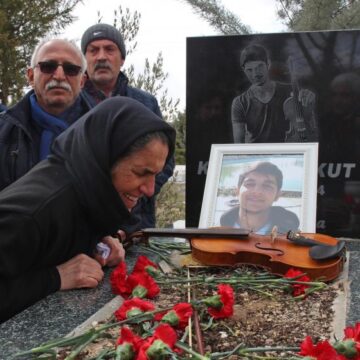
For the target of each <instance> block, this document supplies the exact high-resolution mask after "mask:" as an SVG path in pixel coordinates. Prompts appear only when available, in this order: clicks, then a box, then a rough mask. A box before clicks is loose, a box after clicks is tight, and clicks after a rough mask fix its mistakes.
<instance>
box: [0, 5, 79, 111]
mask: <svg viewBox="0 0 360 360" xmlns="http://www.w3.org/2000/svg"><path fill="white" fill-rule="evenodd" d="M80 1H81V0H32V1H28V0H1V6H0V59H1V62H0V99H1V102H2V103H3V104H7V103H8V101H9V98H10V99H11V101H12V102H14V101H16V100H17V99H18V98H19V97H20V96H21V95H22V92H23V88H24V86H25V85H26V79H25V76H24V74H25V69H26V66H27V65H28V64H29V63H30V57H31V54H32V52H33V49H34V47H35V45H36V44H37V43H38V41H39V39H41V38H43V37H44V34H48V33H53V34H57V33H59V32H60V31H61V30H62V29H64V28H65V26H67V25H68V24H70V23H71V22H72V21H73V20H74V16H72V15H71V12H72V10H73V9H74V8H75V6H76V5H77V4H78V3H79V2H80Z"/></svg>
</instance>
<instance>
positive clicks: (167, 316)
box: [155, 303, 193, 329]
mask: <svg viewBox="0 0 360 360" xmlns="http://www.w3.org/2000/svg"><path fill="white" fill-rule="evenodd" d="M192 313H193V311H192V306H191V304H189V303H179V304H176V305H175V306H174V307H173V308H172V310H170V311H168V312H167V313H159V314H157V315H155V320H157V321H160V320H161V321H162V322H165V323H167V324H169V325H171V326H175V327H178V328H179V329H185V328H186V326H187V325H188V323H189V317H190V316H191V315H192Z"/></svg>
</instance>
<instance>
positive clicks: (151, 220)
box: [81, 72, 175, 232]
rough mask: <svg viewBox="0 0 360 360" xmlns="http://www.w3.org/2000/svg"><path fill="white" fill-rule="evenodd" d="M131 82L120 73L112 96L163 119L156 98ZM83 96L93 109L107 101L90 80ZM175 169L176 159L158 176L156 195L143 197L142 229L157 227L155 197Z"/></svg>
mask: <svg viewBox="0 0 360 360" xmlns="http://www.w3.org/2000/svg"><path fill="white" fill-rule="evenodd" d="M128 83H129V80H128V78H127V77H126V75H125V74H124V73H123V72H120V73H119V77H118V79H117V83H116V86H115V89H114V90H113V92H112V96H126V97H130V98H132V99H135V100H137V101H139V102H141V103H142V104H143V105H145V106H146V107H147V108H148V109H150V110H151V111H152V112H153V113H154V114H156V115H158V116H159V117H162V115H161V111H160V108H159V104H158V102H157V100H156V98H155V96H153V95H151V94H150V93H148V92H146V91H144V90H141V89H137V88H134V87H132V86H129V84H128ZM81 94H82V96H83V97H84V99H85V100H86V102H87V103H88V104H90V106H91V107H94V106H96V105H97V104H99V103H100V102H101V101H103V100H105V99H106V96H105V95H104V94H103V93H102V92H101V91H99V90H97V89H96V88H95V86H94V85H93V83H92V82H91V81H90V80H87V81H86V83H85V86H84V88H83V90H82V91H81ZM174 168H175V159H174V158H170V159H169V160H168V162H167V163H166V165H165V167H164V169H163V171H162V172H161V173H160V174H158V175H157V176H156V185H155V194H154V196H152V197H150V198H148V197H143V198H142V199H141V201H140V203H139V206H138V207H137V209H138V213H139V215H140V216H141V228H152V227H155V225H156V219H155V196H156V195H157V194H158V193H159V192H160V190H161V187H162V186H163V185H164V184H165V183H166V182H167V181H168V179H169V178H170V177H171V176H172V174H173V172H174ZM124 230H126V231H127V232H132V231H133V229H131V228H130V227H126V229H124Z"/></svg>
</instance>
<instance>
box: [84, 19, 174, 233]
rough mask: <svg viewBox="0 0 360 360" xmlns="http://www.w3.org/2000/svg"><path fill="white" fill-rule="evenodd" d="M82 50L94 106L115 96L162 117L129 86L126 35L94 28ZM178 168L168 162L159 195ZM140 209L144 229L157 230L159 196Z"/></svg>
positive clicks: (152, 100) (144, 201)
mask: <svg viewBox="0 0 360 360" xmlns="http://www.w3.org/2000/svg"><path fill="white" fill-rule="evenodd" d="M81 50H82V52H83V53H84V55H85V57H86V61H87V72H86V75H87V80H86V82H85V85H84V88H83V90H82V95H83V96H84V98H85V99H86V100H87V101H88V102H89V103H90V104H91V105H92V106H95V105H96V104H98V103H99V102H101V101H103V100H105V99H106V98H108V97H111V96H127V97H131V98H133V99H135V100H137V101H139V102H141V103H142V104H143V105H145V106H146V107H148V108H149V109H150V110H151V111H153V112H154V113H155V114H156V115H158V116H159V117H162V116H161V112H160V108H159V105H158V102H157V100H156V98H155V97H154V96H153V95H151V94H149V93H148V92H146V91H143V90H141V89H137V88H134V87H132V86H129V84H128V82H129V80H128V78H127V77H126V75H125V74H124V73H123V72H122V71H121V67H122V66H123V64H124V61H125V57H126V48H125V44H124V40H123V37H122V35H121V34H120V32H119V31H118V30H117V29H116V28H115V27H114V26H111V25H108V24H96V25H93V26H90V27H89V28H88V29H87V30H86V31H85V32H84V34H83V36H82V38H81ZM174 166H175V162H174V160H173V159H172V160H170V161H168V162H167V164H166V166H165V167H164V170H163V172H161V173H160V174H159V175H158V176H157V177H156V187H155V194H158V193H159V191H160V189H161V187H162V186H163V185H164V184H165V183H166V181H167V180H168V178H169V177H170V176H171V175H172V174H173V170H174ZM139 206H140V208H139V209H138V211H139V213H141V220H142V222H141V227H142V228H147V227H155V197H154V196H152V197H151V198H145V197H142V199H141V202H139Z"/></svg>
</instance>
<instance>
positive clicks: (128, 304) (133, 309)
mask: <svg viewBox="0 0 360 360" xmlns="http://www.w3.org/2000/svg"><path fill="white" fill-rule="evenodd" d="M154 309H155V306H154V305H153V304H152V303H151V302H149V301H146V300H142V299H139V298H137V297H135V298H133V299H129V300H125V301H124V302H123V303H122V304H121V306H120V307H119V309H117V310H116V311H115V316H116V319H117V320H119V321H121V320H125V319H128V318H129V317H132V316H136V315H139V314H141V313H143V312H146V311H152V310H154Z"/></svg>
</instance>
